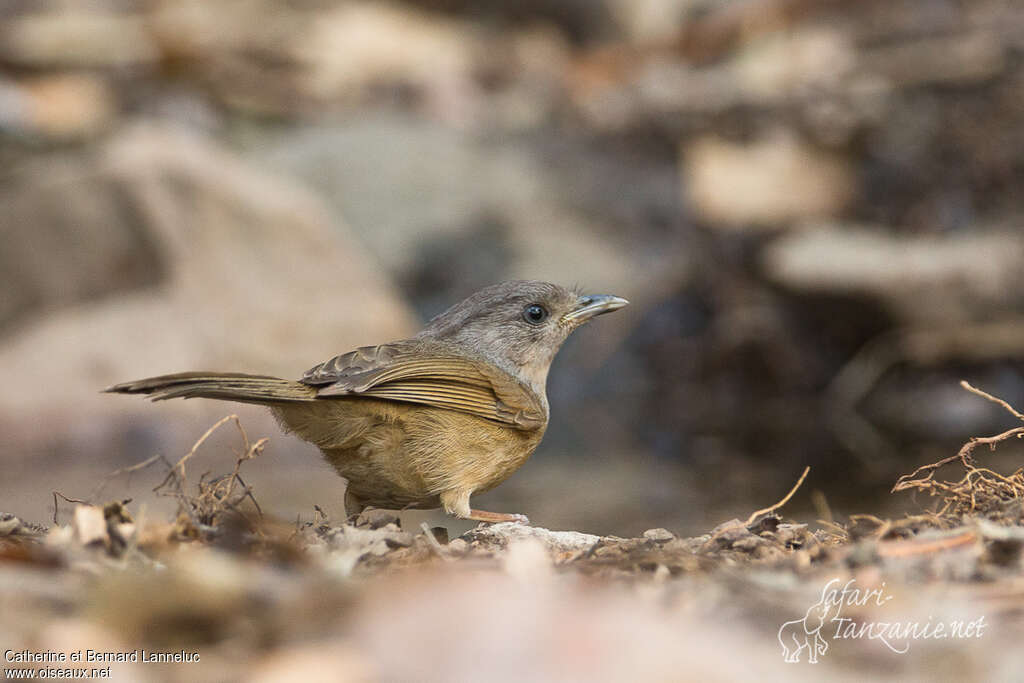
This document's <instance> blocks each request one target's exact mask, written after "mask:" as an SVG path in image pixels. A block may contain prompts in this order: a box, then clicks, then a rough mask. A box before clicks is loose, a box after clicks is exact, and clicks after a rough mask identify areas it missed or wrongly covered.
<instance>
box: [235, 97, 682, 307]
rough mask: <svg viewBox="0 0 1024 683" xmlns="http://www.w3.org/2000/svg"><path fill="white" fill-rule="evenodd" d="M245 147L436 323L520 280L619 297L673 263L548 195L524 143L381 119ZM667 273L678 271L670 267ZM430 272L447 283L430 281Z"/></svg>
mask: <svg viewBox="0 0 1024 683" xmlns="http://www.w3.org/2000/svg"><path fill="white" fill-rule="evenodd" d="M246 148H247V149H248V150H249V154H250V155H252V157H253V158H255V159H257V160H258V161H259V162H260V163H266V164H269V165H270V166H272V167H274V168H276V169H279V170H281V171H282V172H284V173H287V174H289V175H294V176H297V177H300V178H302V179H303V180H304V181H306V182H307V183H309V185H310V186H311V187H314V188H316V189H318V190H320V192H321V194H322V195H323V196H324V197H326V198H329V199H330V200H331V201H332V202H334V204H335V206H337V208H338V209H339V211H340V214H341V215H342V216H344V217H345V220H346V221H347V222H348V223H349V224H350V225H351V226H352V228H353V229H354V230H355V231H356V232H357V233H358V234H359V235H360V237H362V238H363V239H364V240H365V242H366V244H367V245H368V246H369V247H370V249H371V250H372V251H373V253H374V255H375V256H376V257H377V258H378V259H380V260H381V261H382V262H383V263H384V264H385V265H386V266H387V268H388V270H389V271H390V272H392V273H396V274H398V275H399V276H400V277H402V278H403V280H405V282H406V283H407V284H409V285H410V289H418V290H419V291H418V292H417V294H420V295H422V296H424V297H431V298H432V300H431V301H429V302H427V304H428V307H429V309H430V311H432V312H433V313H439V312H440V311H441V310H442V309H443V308H444V307H446V306H448V305H450V304H451V303H452V302H453V299H456V298H458V297H459V296H465V295H468V294H470V293H471V292H472V291H474V290H475V289H477V288H479V287H482V286H485V285H488V284H492V283H493V282H496V281H498V280H501V279H508V278H516V277H528V278H539V279H548V280H552V281H555V282H566V283H570V284H571V283H572V282H573V281H579V282H586V283H587V284H588V285H590V286H593V287H598V286H599V287H602V288H606V289H608V290H609V291H623V292H626V290H627V289H628V288H629V284H630V283H631V282H635V277H634V273H635V271H636V269H637V268H647V269H649V270H650V269H652V268H654V267H657V266H658V264H657V263H656V262H657V260H658V256H664V257H665V258H667V257H668V256H669V255H668V254H652V253H651V252H650V251H645V250H643V248H642V247H643V245H641V244H638V243H636V242H635V241H632V240H629V239H627V238H626V236H621V237H620V235H617V234H616V232H618V230H617V226H614V225H608V224H606V223H605V222H604V221H603V220H602V219H601V218H598V217H594V216H590V215H587V214H584V213H583V212H581V211H580V210H579V209H578V208H577V207H576V206H574V205H572V204H571V203H570V201H571V198H569V197H567V196H566V193H562V192H559V191H557V189H556V188H558V187H562V186H564V185H563V184H564V180H561V179H560V177H559V176H558V175H557V173H556V172H555V170H554V169H552V167H551V165H550V164H545V163H544V158H543V154H542V152H541V151H538V149H537V148H533V147H530V146H528V145H526V144H524V145H522V146H506V145H501V144H497V143H495V142H493V141H491V140H487V139H467V137H466V136H464V135H461V134H459V133H458V132H457V131H453V130H452V129H450V128H448V127H445V126H439V125H436V124H431V123H424V122H415V121H410V120H408V119H403V118H399V117H386V118H385V117H380V118H378V119H377V120H376V121H371V122H352V123H348V124H346V125H339V126H331V127H309V128H306V129H305V130H303V131H299V132H290V133H284V134H280V133H277V132H274V133H272V134H271V135H266V134H265V135H263V136H261V137H259V138H253V139H251V140H249V141H247V142H246ZM577 175H579V174H578V173H577ZM672 189H674V187H673V188H669V190H668V191H669V192H671V190H672ZM604 220H607V219H604ZM538 245H543V246H542V247H540V246H538ZM672 267H673V268H675V269H679V268H680V264H679V262H678V259H676V260H674V261H673V263H672ZM437 272H441V273H442V276H443V278H444V280H443V281H441V282H439V281H437V280H431V279H429V275H430V274H431V273H437ZM625 295H626V296H628V293H627V294H625Z"/></svg>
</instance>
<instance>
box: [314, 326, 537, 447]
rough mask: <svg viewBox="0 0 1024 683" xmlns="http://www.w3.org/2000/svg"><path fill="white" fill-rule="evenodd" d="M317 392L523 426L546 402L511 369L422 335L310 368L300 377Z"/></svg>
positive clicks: (530, 422) (531, 426)
mask: <svg viewBox="0 0 1024 683" xmlns="http://www.w3.org/2000/svg"><path fill="white" fill-rule="evenodd" d="M301 381H302V382H303V383H304V384H308V385H312V386H318V387H320V388H319V391H318V393H317V396H318V397H319V398H331V397H335V396H366V397H373V398H381V399H386V400H391V401H404V402H408V403H419V404H423V405H430V406H435V407H438V408H447V409H450V410H457V411H460V412H464V413H468V414H471V415H476V416H478V417H482V418H485V419H488V420H495V421H497V422H502V423H505V424H509V425H511V426H515V427H519V428H522V429H534V428H537V427H541V426H543V425H544V423H545V422H546V421H547V407H546V405H544V403H543V400H542V398H540V397H537V396H536V395H535V394H534V393H533V392H532V391H531V390H530V389H529V388H527V387H526V386H525V385H523V384H522V383H521V382H520V381H518V380H517V379H516V378H515V377H513V376H512V375H510V374H509V373H507V372H505V371H504V370H501V369H499V368H497V367H495V366H494V365H493V364H490V363H488V362H486V361H484V360H480V359H475V358H469V357H466V356H465V355H459V354H456V353H455V352H454V351H453V350H452V349H449V348H447V347H444V346H442V345H431V344H427V343H424V342H423V341H421V340H408V341H403V342H393V343H391V344H382V345H380V346H367V347H362V348H359V349H356V350H355V351H350V352H349V353H346V354H342V355H340V356H336V357H334V358H332V359H330V360H328V361H326V362H324V363H321V364H320V365H318V366H316V367H314V368H312V369H310V370H309V371H308V372H306V374H305V375H304V376H303V378H302V380H301Z"/></svg>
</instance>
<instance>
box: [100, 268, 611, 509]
mask: <svg viewBox="0 0 1024 683" xmlns="http://www.w3.org/2000/svg"><path fill="white" fill-rule="evenodd" d="M627 303H629V302H627V301H626V300H625V299H621V298H619V297H617V296H607V295H597V296H594V295H590V296H583V295H580V294H578V293H576V292H574V291H570V290H568V289H565V288H564V287H559V286H558V285H553V284H550V283H547V282H536V281H532V280H516V281H512V282H503V283H500V284H497V285H493V286H491V287H487V288H486V289H483V290H481V291H479V292H477V293H476V294H473V295H472V296H470V297H469V298H468V299H466V300H465V301H462V302H461V303H458V304H456V305H454V306H452V307H451V308H449V309H448V310H447V311H445V312H444V313H442V314H441V315H438V316H437V317H435V318H433V319H432V320H430V321H429V322H428V323H427V325H426V327H424V328H423V330H422V331H421V332H420V333H419V334H417V335H416V336H415V337H413V338H412V339H404V340H401V341H394V342H390V343H387V344H381V345H380V346H365V347H362V348H358V349H356V350H355V351H350V352H349V353H346V354H343V355H340V356H336V357H334V358H332V359H330V360H329V361H326V362H324V363H321V364H320V365H317V366H316V367H314V368H312V369H310V370H309V371H307V372H306V374H305V375H303V376H302V379H300V380H298V381H292V380H287V379H278V378H277V377H269V376H266V375H245V374H240V373H230V372H185V373H180V374H175V375H162V376H160V377H151V378H149V379H142V380H138V381H135V382H126V383H124V384H118V385H115V386H112V387H110V388H109V389H106V391H109V392H118V393H124V394H150V395H151V396H152V398H153V400H162V399H168V398H177V397H182V398H193V397H202V398H217V399H223V400H227V401H240V402H244V403H258V404H261V405H266V406H269V407H270V409H271V411H273V413H274V415H275V416H276V417H277V420H278V422H280V424H281V426H282V427H283V428H284V429H285V430H287V431H290V432H293V433H294V434H296V435H298V436H299V437H301V438H303V439H305V440H306V441H309V442H311V443H313V444H315V445H316V446H318V447H319V448H320V450H321V451H322V452H323V454H324V457H325V458H326V459H327V461H328V462H330V463H331V464H332V465H333V466H334V468H335V469H336V470H337V471H338V473H339V474H340V475H341V476H343V477H344V478H345V479H346V480H348V486H347V489H346V492H345V511H346V513H348V514H349V515H352V514H357V513H359V512H361V511H362V510H363V509H364V508H366V507H370V506H372V507H378V508H386V509H405V508H421V509H423V508H437V507H442V508H444V510H445V511H446V512H448V513H449V514H452V515H455V516H457V517H462V518H465V519H473V520H478V521H483V522H502V521H526V518H525V517H524V516H522V515H515V514H504V513H499V512H486V511H483V510H474V509H472V508H470V506H469V498H470V496H472V495H473V494H474V493H483V492H484V491H489V490H490V489H492V488H494V487H495V486H497V485H498V484H500V483H501V482H503V481H504V480H505V479H507V478H508V477H509V475H511V474H512V473H513V472H514V471H515V470H517V469H518V468H519V467H520V466H521V465H522V464H523V463H524V462H525V461H526V459H527V458H529V457H530V455H531V454H532V453H533V451H534V449H536V448H537V444H539V443H540V440H541V437H543V435H544V430H545V428H546V427H547V423H548V400H547V395H546V389H545V387H546V383H547V376H548V368H549V367H550V366H551V361H552V359H553V358H554V356H555V353H556V352H557V351H558V349H559V347H561V345H562V343H563V342H564V341H565V339H566V338H567V337H568V336H569V333H571V332H572V331H573V330H575V329H576V328H577V327H579V326H580V325H582V324H583V323H585V322H586V321H588V320H590V319H591V318H593V317H594V316H597V315H601V314H602V313H608V312H610V311H614V310H617V309H619V308H622V307H623V306H625V305H626V304H627Z"/></svg>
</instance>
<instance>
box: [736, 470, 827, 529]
mask: <svg viewBox="0 0 1024 683" xmlns="http://www.w3.org/2000/svg"><path fill="white" fill-rule="evenodd" d="M810 471H811V468H810V467H809V466H808V467H805V468H804V473H803V474H801V475H800V478H799V479H797V482H796V484H794V485H793V488H791V489H790V490H789V493H787V494H786V497H785V498H783V499H782V500H780V501H779V502H778V503H776V504H775V505H770V506H768V507H766V508H764V509H762V510H758V511H756V512H754V513H752V514H751V515H750V516H749V517H747V521H746V526H750V525H751V524H753V523H754V522H755V521H756V520H757V518H758V517H760V516H761V515H766V514H768V513H769V512H775V511H776V510H778V509H779V508H780V507H782V506H783V505H785V504H786V503H788V502H789V499H790V498H792V497H793V494H794V493H796V491H797V489H799V488H800V485H801V484H803V483H804V479H806V478H807V473H808V472H810Z"/></svg>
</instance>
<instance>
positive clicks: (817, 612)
mask: <svg viewBox="0 0 1024 683" xmlns="http://www.w3.org/2000/svg"><path fill="white" fill-rule="evenodd" d="M841 604H842V603H839V602H836V601H833V600H828V599H827V595H826V592H825V591H822V595H821V600H819V601H818V602H817V603H815V604H813V605H811V607H810V608H809V609H808V610H807V614H805V615H804V617H803V619H794V620H793V621H787V622H786V623H784V624H783V625H782V626H780V627H779V644H780V645H782V658H783V659H785V660H786V661H787V662H790V663H793V662H799V661H800V653H801V652H803V651H804V650H807V661H808V662H809V663H811V664H817V663H818V657H819V656H820V655H824V654H825V653H826V652H827V651H828V641H827V640H825V638H824V637H823V636H822V635H821V630H822V629H823V628H824V627H825V624H826V623H829V622H831V621H833V620H834V619H835V618H836V617H838V616H839V611H840V607H841Z"/></svg>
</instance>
